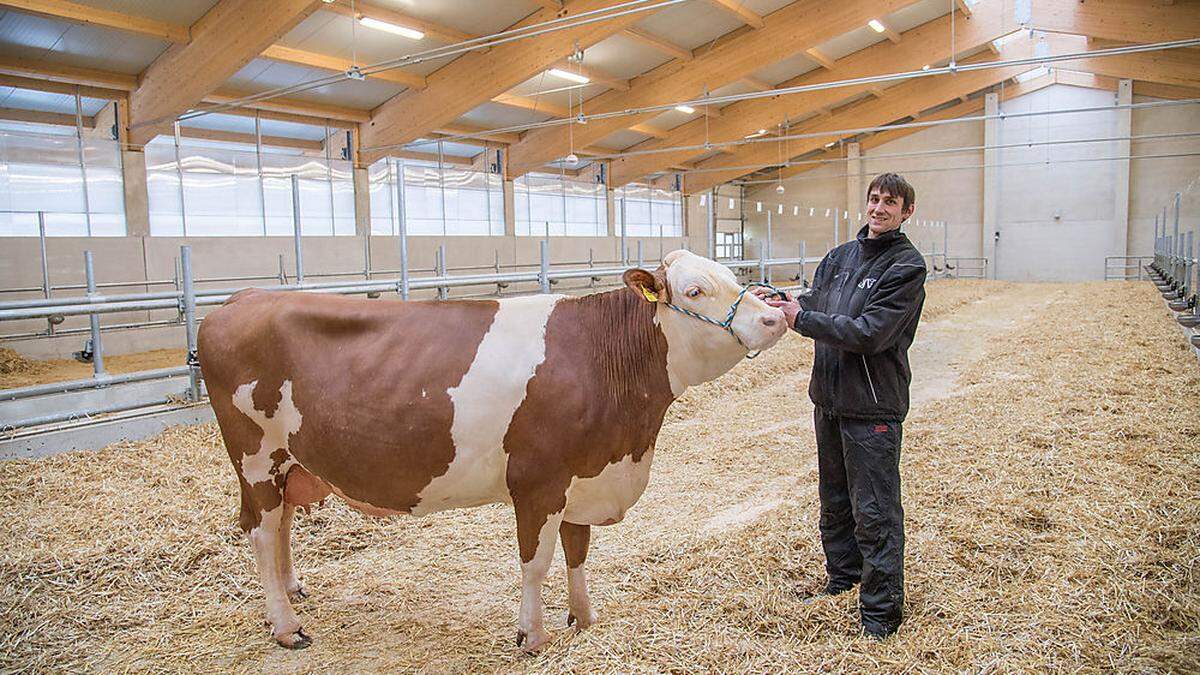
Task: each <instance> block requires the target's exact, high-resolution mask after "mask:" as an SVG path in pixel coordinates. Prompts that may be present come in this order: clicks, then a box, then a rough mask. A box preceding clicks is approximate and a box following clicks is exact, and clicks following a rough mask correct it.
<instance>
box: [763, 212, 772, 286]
mask: <svg viewBox="0 0 1200 675" xmlns="http://www.w3.org/2000/svg"><path fill="white" fill-rule="evenodd" d="M771 229H772V228H771V211H770V210H768V211H767V242H766V245H765V247H766V249H767V252H766V259H770V258H771V257H772V255H771V253H772V251H771V233H772V232H771ZM766 259H764V261H763V269H762V273H763V278H762V280H763V281H765V282H766V283H768V284H769V283H771V268H770V267H767V265H766Z"/></svg>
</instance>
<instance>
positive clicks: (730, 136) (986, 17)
mask: <svg viewBox="0 0 1200 675" xmlns="http://www.w3.org/2000/svg"><path fill="white" fill-rule="evenodd" d="M1054 1H1059V0H1054ZM790 7H803V8H804V9H809V10H810V11H811V8H808V7H805V6H804V4H803V2H802V1H801V2H796V3H793V4H792V5H789V8H790ZM843 7H846V6H845V5H839V9H841V8H843ZM1010 9H1011V8H1010ZM785 10H786V8H785ZM785 10H780V11H785ZM859 11H861V12H863V13H864V14H865V13H867V12H869V13H870V14H866V17H869V16H872V15H875V14H877V13H879V12H880V11H881V6H880V5H879V4H878V3H866V4H864V5H863V6H861V7H860V8H859ZM839 13H840V12H839ZM864 14H858V15H848V16H845V17H843V20H844V21H848V20H849V19H857V21H855V22H854V25H852V26H850V27H849V28H848V29H853V28H854V27H855V26H857V27H861V26H862V25H863V24H864V23H865V22H866V21H867V18H866V17H864ZM1009 14H1011V12H1010V13H1009ZM1009 14H1006V13H1005V12H1004V10H1003V8H1002V3H996V2H984V3H980V4H979V5H977V6H976V11H975V15H974V16H973V17H972V18H971V20H970V21H957V19H956V24H955V29H956V36H955V47H956V49H957V50H958V51H959V52H962V51H965V50H969V49H975V48H977V47H980V46H982V45H984V44H987V43H988V42H990V41H992V40H995V39H996V38H998V37H1001V36H1003V35H1005V34H1006V33H1009V32H1011V30H1012V29H1011V28H1010V24H1011V16H1010V15H1009ZM773 16H774V15H772V17H773ZM772 17H768V21H767V26H768V27H767V30H771V28H770V26H771V21H770V19H771V18H772ZM802 20H806V21H808V22H809V23H811V21H812V19H811V18H807V19H802ZM950 24H951V16H950V15H944V16H941V17H938V18H936V19H933V20H932V21H928V22H926V23H923V24H921V25H919V26H916V27H914V28H912V29H910V30H908V31H905V40H904V41H903V42H902V43H900V44H894V43H892V42H889V41H883V42H879V43H876V44H874V45H872V46H870V47H867V48H866V49H862V50H859V51H857V52H854V53H852V54H847V55H846V56H844V57H842V58H840V59H838V61H837V64H838V69H837V70H836V71H830V70H825V69H815V70H811V71H809V72H806V73H804V74H802V75H800V76H798V77H795V78H792V79H791V80H788V81H786V82H781V83H779V85H777V88H783V87H791V86H803V85H818V84H823V83H827V82H834V81H838V80H843V79H853V78H858V77H865V76H869V75H876V74H878V73H881V72H895V71H906V70H920V69H921V66H923V65H925V64H928V63H938V62H940V60H941V59H945V58H949V56H950V40H949V36H950V29H951V25H950ZM806 25H808V24H806ZM843 25H844V24H843ZM838 27H839V28H841V27H842V26H841V25H839V26H838ZM800 47H803V45H800ZM800 47H798V48H800ZM922 79H923V80H930V79H936V78H922ZM635 88H636V87H635ZM867 89H868V85H858V86H853V87H838V88H831V89H820V90H814V91H810V92H806V93H805V94H803V95H801V96H777V97H769V98H767V97H764V98H761V99H756V100H748V101H739V102H737V103H733V104H731V105H729V106H727V107H726V108H725V110H724V118H722V119H721V120H716V121H710V122H709V124H707V125H705V124H704V123H703V121H701V122H700V123H696V122H688V123H687V124H684V125H680V126H678V127H675V128H674V129H672V130H671V133H670V135H669V136H668V137H667V138H666V139H662V140H661V141H646V142H643V143H642V144H640V145H638V147H637V149H638V150H651V149H655V148H663V147H673V146H698V145H701V144H703V143H704V142H705V139H709V140H711V141H712V142H714V143H720V142H725V141H736V140H739V139H742V138H744V137H745V135H746V134H747V133H750V132H752V131H754V130H756V129H759V128H766V127H770V126H774V125H776V124H778V123H779V121H780V120H782V119H789V118H790V119H793V120H796V119H804V118H806V117H808V116H810V115H811V114H813V113H815V112H818V111H819V110H821V109H822V108H829V109H832V108H835V107H837V106H839V105H841V104H842V102H843V101H845V100H846V99H847V98H849V97H852V96H855V95H861V94H862V93H864V92H866V91H867ZM888 92H889V93H888V96H889V100H890V98H891V97H892V93H891V88H889V89H888ZM897 104H898V105H903V102H902V101H897ZM590 107H591V108H592V109H594V108H595V104H590ZM893 119H894V117H893ZM592 126H593V124H588V128H589V131H588V132H587V133H591V131H590V128H591V127H592ZM578 137H579V136H578V134H577V135H576V138H577V139H578ZM524 144H525V140H524V139H523V140H522V142H521V144H520V145H524ZM519 147H520V146H519V145H518V146H514V147H513V152H512V160H511V163H512V164H514V165H515V164H518V163H519V158H518V155H517V148H519ZM700 154H702V153H701V152H699V151H693V150H680V151H672V152H664V153H657V154H645V155H640V156H630V157H623V158H620V159H616V160H614V161H613V162H612V171H611V173H610V177H611V178H612V180H613V184H614V185H619V184H620V183H621V182H622V181H628V180H637V179H638V178H639V177H640V176H644V175H647V174H650V173H653V172H655V171H657V170H659V169H661V168H662V167H664V166H667V165H668V164H670V163H677V162H681V161H687V160H689V159H691V158H693V157H696V156H698V155H700Z"/></svg>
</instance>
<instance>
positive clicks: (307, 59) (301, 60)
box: [262, 45, 426, 89]
mask: <svg viewBox="0 0 1200 675" xmlns="http://www.w3.org/2000/svg"><path fill="white" fill-rule="evenodd" d="M262 57H263V58H265V59H270V60H272V61H280V62H282V63H296V64H300V65H303V66H310V67H312V68H320V69H322V70H331V71H334V72H338V73H345V72H346V71H348V70H350V68H351V66H353V65H355V64H354V63H353V62H351V61H350V59H343V58H338V57H336V56H327V55H325V54H318V53H316V52H309V51H305V50H303V49H295V48H294V47H284V46H283V45H271V46H270V47H267V48H266V50H265V51H263V53H262ZM367 77H368V78H369V79H372V80H384V81H387V82H393V83H395V84H399V85H402V86H405V87H408V88H409V89H424V88H425V87H426V81H425V78H424V77H422V76H421V75H415V74H413V73H406V72H404V71H403V70H400V69H398V68H392V69H390V70H384V71H382V72H378V73H372V74H370V75H368V76H367Z"/></svg>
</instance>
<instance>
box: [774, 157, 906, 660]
mask: <svg viewBox="0 0 1200 675" xmlns="http://www.w3.org/2000/svg"><path fill="white" fill-rule="evenodd" d="M915 196H916V195H915V193H914V191H913V188H912V186H911V185H909V184H908V182H907V181H905V180H904V178H902V177H901V176H899V175H897V174H894V173H885V174H881V175H879V176H876V177H875V179H874V180H872V181H871V185H870V187H868V188H867V223H866V225H864V226H863V227H862V229H860V230H859V231H858V236H857V237H856V238H855V239H854V240H853V241H850V242H847V243H845V244H842V245H841V246H838V247H837V248H835V249H833V250H832V251H830V252H829V253H828V254H826V256H825V258H824V260H822V261H821V264H820V265H819V266H818V267H817V271H816V274H815V275H814V277H813V290H812V293H811V294H810V295H806V296H800V297H799V298H796V299H792V298H788V299H786V300H768V302H769V304H771V305H772V306H774V307H779V308H780V309H782V310H783V311H784V314H785V316H786V317H787V320H788V324H789V325H790V326H792V328H793V329H794V330H796V331H797V332H799V333H800V334H801V335H804V336H807V337H811V338H813V339H814V340H815V341H816V357H815V359H814V361H813V371H812V378H811V379H810V381H809V388H808V393H809V397H810V398H811V399H812V401H813V404H814V406H815V410H814V413H813V421H814V425H815V427H816V436H817V462H818V468H819V475H820V479H819V480H820V484H819V493H820V498H821V525H820V528H821V543H822V546H823V547H824V549H825V569H826V571H827V573H828V575H829V578H828V581H827V583H826V586H825V593H828V594H830V595H836V594H838V593H843V592H845V591H848V590H850V589H851V588H853V587H854V585H855V584H857V583H860V582H861V588H860V591H859V607H860V612H861V616H862V626H863V632H864V633H866V634H867V635H869V636H872V637H876V638H879V639H883V638H886V637H887V636H889V635H891V634H892V633H894V632H896V629H897V628H898V627H899V625H900V621H901V619H902V617H903V605H904V510H903V508H902V507H901V505H900V437H901V425H902V423H903V421H904V416H905V415H906V414H907V413H908V385H909V380H910V372H909V367H908V347H909V345H911V344H912V341H913V334H914V333H915V332H916V330H917V321H918V320H919V319H920V316H921V305H922V303H923V302H924V301H925V262H924V259H923V258H922V257H921V254H920V252H918V251H917V249H916V248H915V247H914V246H913V245H912V244H911V243H909V241H908V237H906V236H905V235H904V234H903V233H901V232H900V226H901V225H902V224H903V223H904V221H905V220H907V219H908V218H909V217H910V216H911V215H912V214H913V208H914V206H915ZM762 295H763V296H765V295H766V293H763V294H762Z"/></svg>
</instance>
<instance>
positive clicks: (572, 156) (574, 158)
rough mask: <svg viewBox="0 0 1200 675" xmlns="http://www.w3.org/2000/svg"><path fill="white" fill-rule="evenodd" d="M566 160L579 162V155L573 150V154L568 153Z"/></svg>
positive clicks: (569, 162)
mask: <svg viewBox="0 0 1200 675" xmlns="http://www.w3.org/2000/svg"><path fill="white" fill-rule="evenodd" d="M566 162H567V164H578V163H579V155H577V154H575V153H573V152H572V153H571V154H569V155H567V158H566Z"/></svg>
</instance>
